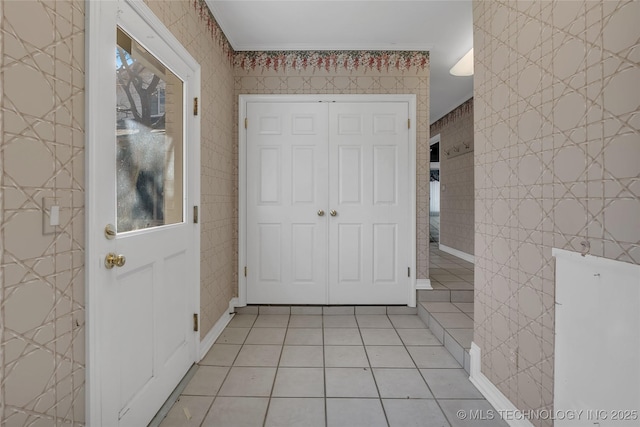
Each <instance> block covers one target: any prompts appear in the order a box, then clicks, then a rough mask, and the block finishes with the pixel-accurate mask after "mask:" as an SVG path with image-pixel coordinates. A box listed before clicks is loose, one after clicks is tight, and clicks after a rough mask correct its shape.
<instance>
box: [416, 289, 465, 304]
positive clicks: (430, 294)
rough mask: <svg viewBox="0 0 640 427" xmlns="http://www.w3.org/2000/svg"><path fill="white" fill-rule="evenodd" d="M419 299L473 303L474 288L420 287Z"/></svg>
mask: <svg viewBox="0 0 640 427" xmlns="http://www.w3.org/2000/svg"><path fill="white" fill-rule="evenodd" d="M418 301H428V302H463V303H472V302H473V289H468V290H467V289H464V290H451V289H430V290H424V289H420V290H418Z"/></svg>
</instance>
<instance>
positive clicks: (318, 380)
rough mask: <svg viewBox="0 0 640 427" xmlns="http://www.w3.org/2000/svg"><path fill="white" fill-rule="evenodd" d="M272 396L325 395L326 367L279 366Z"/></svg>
mask: <svg viewBox="0 0 640 427" xmlns="http://www.w3.org/2000/svg"><path fill="white" fill-rule="evenodd" d="M272 396H275V397H324V369H322V368H279V369H278V373H277V374H276V382H275V385H274V386H273V393H272Z"/></svg>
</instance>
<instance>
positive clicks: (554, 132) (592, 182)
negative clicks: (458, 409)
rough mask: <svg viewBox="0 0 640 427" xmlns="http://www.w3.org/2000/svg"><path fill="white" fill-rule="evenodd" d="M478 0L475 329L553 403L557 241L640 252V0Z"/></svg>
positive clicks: (527, 390)
mask: <svg viewBox="0 0 640 427" xmlns="http://www.w3.org/2000/svg"><path fill="white" fill-rule="evenodd" d="M473 5H474V10H473V21H474V51H475V76H474V103H475V141H474V142H475V155H474V157H475V198H476V205H475V210H476V235H475V237H476V238H475V259H476V264H475V278H476V279H475V280H476V283H475V284H476V293H475V331H474V342H475V343H476V344H478V345H479V347H480V348H481V350H482V372H483V373H484V374H485V375H486V376H487V377H488V378H489V379H490V380H491V381H492V382H493V383H494V384H495V385H496V386H497V387H498V388H499V389H500V390H501V391H502V393H504V394H505V395H506V396H507V397H508V398H509V399H510V400H511V401H512V402H513V403H514V404H516V406H517V407H518V408H520V409H522V410H527V409H538V408H545V409H551V407H552V404H553V360H554V296H555V289H554V260H553V258H552V256H551V248H553V247H557V248H562V249H568V250H573V251H580V250H581V249H582V245H581V242H583V241H586V242H588V243H589V245H590V251H589V252H590V253H591V254H592V255H597V256H603V257H606V258H611V259H615V260H620V261H625V262H630V263H634V264H637V263H640V113H639V107H640V85H639V84H638V82H640V64H639V60H640V56H638V54H639V52H640V51H639V50H638V47H639V41H640V26H638V25H637V21H638V16H640V2H637V1H597V2H595V1H559V2H547V1H540V2H538V1H536V2H524V1H517V2H516V1H491V2H488V1H474V4H473ZM533 423H534V425H536V426H548V425H551V422H550V421H543V420H533Z"/></svg>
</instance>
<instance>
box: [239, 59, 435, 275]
mask: <svg viewBox="0 0 640 427" xmlns="http://www.w3.org/2000/svg"><path fill="white" fill-rule="evenodd" d="M343 55H344V56H345V58H339V59H338V60H337V61H335V62H333V60H332V59H331V58H328V60H329V61H330V66H328V67H325V66H324V65H323V66H322V67H313V66H309V67H308V68H307V69H306V70H305V69H301V67H300V66H299V64H301V63H302V61H303V59H301V58H305V57H306V58H310V57H313V58H317V57H318V56H321V57H324V58H326V55H324V54H323V53H321V52H299V53H295V54H290V56H289V58H287V59H285V62H286V63H288V64H290V65H288V66H287V65H285V66H278V67H277V69H276V67H274V66H273V65H269V66H266V65H265V64H267V63H268V64H273V62H274V58H280V60H282V59H283V58H282V54H279V53H264V52H249V53H242V54H239V55H237V57H236V84H235V90H236V95H240V94H415V95H416V98H417V100H416V103H417V121H418V123H417V159H416V162H417V178H416V179H417V205H418V211H417V233H418V234H417V243H416V244H417V270H418V272H417V273H418V276H417V277H418V278H419V279H422V278H425V279H426V278H428V277H429V253H428V251H429V65H428V56H426V55H423V54H419V53H418V54H416V55H417V56H416V57H417V58H419V59H421V61H416V62H414V63H412V64H411V65H410V66H408V67H400V68H396V67H395V65H394V64H395V63H396V62H395V60H393V59H391V60H390V62H391V65H390V66H389V67H387V66H385V65H384V64H383V66H382V67H380V68H378V67H377V66H376V65H374V66H373V67H372V68H369V67H366V66H360V67H359V68H358V69H355V68H354V67H353V64H354V62H355V59H354V58H358V62H359V63H367V62H368V61H367V60H366V59H364V60H363V59H362V56H367V55H369V54H368V53H366V52H360V53H358V52H355V53H348V54H347V53H345V54H343ZM360 55H361V56H360ZM256 57H257V61H256V62H257V63H258V65H257V66H256V67H255V68H253V69H252V67H251V66H250V65H249V64H250V61H249V59H250V58H256ZM292 57H296V61H295V63H296V64H298V67H295V66H293V65H291V64H293V59H292ZM268 58H271V60H269V61H268ZM310 62H315V61H310ZM345 63H346V64H347V65H345ZM374 63H376V64H377V61H374ZM403 64H406V63H405V62H403ZM327 68H328V69H327ZM236 111H237V96H236Z"/></svg>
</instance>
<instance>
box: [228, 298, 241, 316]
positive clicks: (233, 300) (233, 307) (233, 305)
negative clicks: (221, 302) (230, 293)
mask: <svg viewBox="0 0 640 427" xmlns="http://www.w3.org/2000/svg"><path fill="white" fill-rule="evenodd" d="M239 305H240V304H239V300H238V297H235V298H231V301H229V310H227V313H235V311H236V307H238V306H239Z"/></svg>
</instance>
